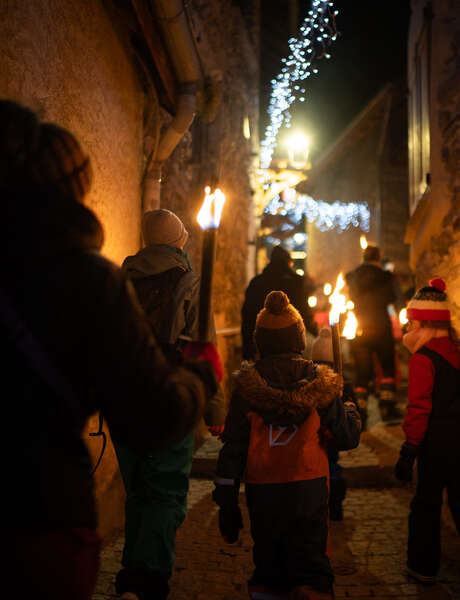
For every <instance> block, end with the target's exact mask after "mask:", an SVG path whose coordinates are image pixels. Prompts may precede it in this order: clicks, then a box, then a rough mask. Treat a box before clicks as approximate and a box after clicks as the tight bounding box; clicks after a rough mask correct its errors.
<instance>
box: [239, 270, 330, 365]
mask: <svg viewBox="0 0 460 600" xmlns="http://www.w3.org/2000/svg"><path fill="white" fill-rule="evenodd" d="M273 290H281V291H282V292H285V293H286V294H287V295H288V297H289V301H290V302H291V304H292V305H293V306H295V307H296V308H297V310H298V311H299V313H300V314H301V315H302V319H303V321H304V324H305V328H306V329H307V331H309V332H310V333H311V334H312V335H317V334H318V326H317V324H316V323H315V322H314V320H313V312H312V311H311V309H310V308H309V306H308V304H307V296H308V292H309V290H308V289H307V284H306V280H305V278H303V277H301V276H300V275H297V273H295V272H294V271H293V270H292V269H291V268H290V266H289V265H288V264H287V263H284V262H282V261H275V262H270V263H269V264H268V265H267V266H266V267H265V269H264V270H263V272H262V273H261V274H260V275H256V276H255V277H254V278H253V279H251V281H250V282H249V285H248V287H247V289H246V294H245V299H244V303H243V307H242V311H241V335H242V338H243V358H244V359H245V360H249V359H254V358H255V356H256V346H255V343H254V339H253V334H254V329H255V326H256V318H257V315H258V313H259V311H260V310H262V308H263V307H264V302H265V298H266V296H267V294H268V293H269V292H272V291H273Z"/></svg>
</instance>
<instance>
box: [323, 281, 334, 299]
mask: <svg viewBox="0 0 460 600" xmlns="http://www.w3.org/2000/svg"><path fill="white" fill-rule="evenodd" d="M323 292H324V295H325V296H329V294H330V293H331V292H332V285H331V284H330V283H325V284H324V287H323Z"/></svg>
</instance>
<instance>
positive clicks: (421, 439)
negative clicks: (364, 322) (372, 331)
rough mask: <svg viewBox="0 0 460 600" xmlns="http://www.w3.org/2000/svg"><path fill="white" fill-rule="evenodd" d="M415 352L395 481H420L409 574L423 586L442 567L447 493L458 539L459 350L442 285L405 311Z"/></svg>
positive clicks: (436, 283)
mask: <svg viewBox="0 0 460 600" xmlns="http://www.w3.org/2000/svg"><path fill="white" fill-rule="evenodd" d="M407 317H408V319H409V324H408V332H407V333H406V334H405V335H404V338H403V343H404V345H405V346H406V347H407V348H408V349H409V351H410V352H411V357H410V361H409V388H408V395H409V402H408V405H407V414H406V417H405V419H404V424H403V429H404V433H405V435H406V441H405V442H404V444H403V445H402V447H401V452H400V458H399V460H398V462H397V464H396V467H395V475H396V477H397V478H398V479H399V480H401V481H412V471H413V465H414V462H415V460H417V472H418V481H417V489H416V492H415V496H414V498H413V500H412V502H411V506H410V514H409V538H408V546H407V570H408V573H409V574H410V575H411V576H412V577H414V578H415V579H417V580H418V581H421V582H422V583H432V582H434V581H435V579H436V574H437V572H438V569H439V566H440V561H441V547H440V535H441V507H442V495H443V491H444V489H446V490H447V499H448V503H449V507H450V510H451V513H452V517H453V519H454V522H455V526H456V528H457V532H458V533H459V534H460V479H459V473H460V442H459V437H458V432H459V429H460V344H459V340H458V336H457V333H456V331H455V329H454V328H453V327H452V325H451V320H450V309H449V304H448V299H447V295H446V284H445V282H444V280H443V279H439V278H436V279H432V280H431V281H430V282H429V285H428V286H425V287H423V288H421V289H420V290H418V292H417V293H416V294H415V296H414V297H413V298H412V300H410V302H409V304H408V306H407Z"/></svg>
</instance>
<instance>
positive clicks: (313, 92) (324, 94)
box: [260, 0, 409, 163]
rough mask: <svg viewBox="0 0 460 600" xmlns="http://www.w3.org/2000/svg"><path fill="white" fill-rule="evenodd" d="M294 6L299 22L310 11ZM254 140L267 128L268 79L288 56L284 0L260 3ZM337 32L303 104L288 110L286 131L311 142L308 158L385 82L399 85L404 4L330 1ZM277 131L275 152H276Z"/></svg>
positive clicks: (305, 1)
mask: <svg viewBox="0 0 460 600" xmlns="http://www.w3.org/2000/svg"><path fill="white" fill-rule="evenodd" d="M310 4H311V3H310V0H301V1H300V2H299V20H300V21H302V20H303V18H304V17H305V15H306V13H307V11H308V10H309V8H310ZM261 5H262V32H261V113H260V136H261V139H262V138H263V136H264V130H265V126H266V124H267V115H266V109H267V106H268V101H269V98H270V92H271V85H270V80H271V79H272V78H273V77H275V76H276V75H277V74H278V72H279V70H280V68H281V63H280V59H281V58H282V57H285V56H287V55H288V53H289V51H288V48H287V40H288V38H289V37H290V35H289V29H288V27H287V22H288V18H287V14H288V1H287V0H262V2H261ZM334 7H335V8H336V9H338V10H339V14H338V16H337V18H336V22H337V30H338V31H339V33H340V36H339V38H338V39H337V41H335V42H334V43H333V45H332V46H331V47H330V54H331V58H330V59H321V60H320V61H318V62H317V67H318V70H319V72H318V74H317V75H314V76H312V77H310V78H309V79H308V80H307V81H306V82H305V84H306V85H305V88H306V99H305V102H303V103H300V102H296V103H295V105H294V108H293V110H292V114H293V120H292V127H291V130H288V131H293V130H297V129H302V130H303V131H304V132H305V133H308V134H309V136H310V137H311V139H312V148H311V154H310V157H311V160H312V162H313V163H314V161H315V157H317V156H319V154H321V152H322V151H323V150H325V149H326V148H327V146H328V145H329V144H330V143H332V142H333V141H334V139H335V138H336V137H337V136H338V135H339V134H340V133H341V132H342V131H343V130H344V129H345V127H346V126H347V125H348V124H349V122H350V121H351V120H352V119H353V118H354V117H355V116H356V115H357V114H358V113H359V111H360V110H361V109H363V108H364V107H365V106H366V104H367V103H368V102H369V101H370V100H372V98H373V97H374V96H375V95H376V94H377V93H378V92H379V90H380V89H381V88H382V87H383V86H384V85H385V83H387V82H389V81H395V82H400V81H401V80H402V81H405V76H406V47H407V33H408V21H409V0H385V1H379V0H374V1H372V0H336V2H335V3H334ZM282 140H283V134H282V132H281V133H280V136H279V145H278V148H279V150H281V148H282V145H281V144H282Z"/></svg>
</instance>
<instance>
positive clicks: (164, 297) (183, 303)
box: [131, 267, 200, 361]
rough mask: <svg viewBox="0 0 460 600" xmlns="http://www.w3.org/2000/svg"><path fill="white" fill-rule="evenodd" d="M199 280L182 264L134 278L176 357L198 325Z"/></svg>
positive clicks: (170, 354) (169, 352) (151, 317)
mask: <svg viewBox="0 0 460 600" xmlns="http://www.w3.org/2000/svg"><path fill="white" fill-rule="evenodd" d="M199 281H200V278H199V275H197V274H196V273H194V272H193V271H184V270H183V269H181V268H180V267H174V268H172V269H168V270H167V271H163V272H162V273H157V274H156V275H151V276H150V277H144V278H141V279H132V280H131V282H132V284H133V285H134V288H135V290H136V293H137V297H138V299H139V302H140V304H141V306H142V308H143V309H144V312H145V314H146V316H147V319H148V321H149V323H150V326H151V328H152V332H153V334H154V335H155V338H156V340H157V341H158V342H159V344H160V345H161V347H162V349H163V351H164V352H165V354H166V355H167V356H168V358H170V359H173V360H175V361H177V360H180V358H181V355H182V350H183V348H184V346H185V344H186V343H187V342H188V341H190V340H192V339H193V337H194V334H195V332H196V329H197V323H198V302H197V301H196V299H197V297H198V292H199Z"/></svg>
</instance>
